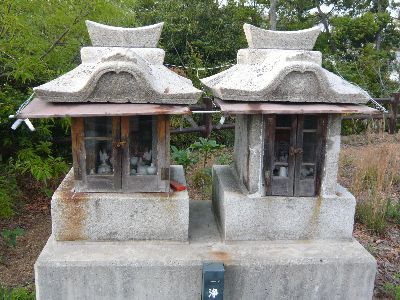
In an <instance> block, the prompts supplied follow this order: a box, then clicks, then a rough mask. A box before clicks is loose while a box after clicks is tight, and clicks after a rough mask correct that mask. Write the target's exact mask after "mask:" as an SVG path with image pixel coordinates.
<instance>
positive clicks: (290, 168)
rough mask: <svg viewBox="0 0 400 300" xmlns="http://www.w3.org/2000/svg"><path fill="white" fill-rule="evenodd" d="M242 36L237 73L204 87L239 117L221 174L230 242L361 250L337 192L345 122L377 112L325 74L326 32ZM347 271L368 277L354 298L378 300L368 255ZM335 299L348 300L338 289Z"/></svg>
mask: <svg viewBox="0 0 400 300" xmlns="http://www.w3.org/2000/svg"><path fill="white" fill-rule="evenodd" d="M244 31H245V34H246V38H247V41H248V44H249V48H248V49H241V50H239V52H238V55H237V64H236V65H235V66H233V67H231V68H229V69H227V70H225V71H223V72H221V73H218V74H216V75H214V76H211V77H208V78H204V79H202V80H201V82H202V83H203V85H204V86H205V87H206V88H207V89H208V90H209V91H210V92H211V93H212V94H213V95H214V97H215V101H216V103H218V104H219V106H220V107H221V111H222V112H223V113H225V114H234V115H236V121H235V149H234V164H233V166H214V168H213V202H212V204H213V209H214V213H215V215H216V219H217V222H218V225H219V228H220V230H221V233H222V236H223V238H224V240H225V241H250V240H253V241H254V240H263V241H277V240H285V241H322V240H338V241H339V240H340V241H348V243H349V245H350V244H352V243H353V244H354V243H356V242H355V241H354V239H353V237H352V232H353V224H354V213H355V205H356V201H355V198H354V196H353V195H352V194H351V193H349V191H347V190H346V189H345V188H344V187H342V186H341V185H339V184H338V183H337V173H338V163H339V152H340V133H341V116H342V114H348V113H357V112H358V113H368V114H369V113H373V111H374V110H373V109H371V108H369V107H366V106H363V105H362V104H365V103H367V102H368V101H369V97H368V94H367V93H366V92H365V91H363V90H361V89H360V88H359V87H356V86H354V85H353V84H351V83H349V82H347V81H345V80H344V79H343V78H341V77H339V76H337V75H335V74H333V73H331V72H329V71H327V70H325V69H323V68H322V66H321V65H322V56H321V53H320V52H318V51H312V48H313V47H314V43H315V41H316V39H317V37H318V34H319V33H320V29H319V28H318V27H315V28H311V29H306V30H301V31H294V32H279V31H269V30H263V29H260V28H257V27H254V26H252V25H249V24H245V25H244ZM332 250H334V248H332ZM332 255H333V256H335V255H336V254H334V252H332ZM300 257H301V255H300ZM364 259H366V260H368V261H369V262H368V263H365V264H363V263H361V261H362V260H364ZM342 263H345V262H344V261H343V262H342ZM354 263H357V264H354ZM346 268H347V269H345V270H343V271H342V272H343V274H342V276H344V277H352V276H356V275H355V274H359V275H357V276H361V274H363V275H362V276H363V277H362V278H363V280H362V282H363V284H361V285H358V286H357V287H352V288H353V289H355V290H356V289H359V290H358V293H359V295H360V296H359V297H354V298H353V299H355V298H359V299H367V298H371V297H372V289H373V285H374V283H373V282H374V276H375V262H374V259H373V258H372V257H371V256H370V254H369V253H368V252H367V251H365V250H363V251H362V252H361V253H360V254H359V257H354V262H353V264H348V265H347V267H346ZM358 268H359V269H358ZM361 271H362V272H361ZM338 272H339V271H338ZM356 279H357V278H356V277H354V278H348V280H356ZM326 280H327V281H330V280H331V279H329V277H326ZM360 282H361V280H360ZM330 295H331V297H333V296H332V295H336V296H334V297H333V298H336V297H337V298H340V299H348V296H346V292H345V291H344V290H341V289H339V290H338V289H333V287H332V290H331V293H330ZM361 295H363V296H362V297H361ZM303 296H304V298H307V299H310V298H314V297H316V298H320V299H322V298H324V297H322V294H318V293H317V292H316V294H313V293H310V294H307V293H305V294H304V295H303ZM331 297H328V298H331Z"/></svg>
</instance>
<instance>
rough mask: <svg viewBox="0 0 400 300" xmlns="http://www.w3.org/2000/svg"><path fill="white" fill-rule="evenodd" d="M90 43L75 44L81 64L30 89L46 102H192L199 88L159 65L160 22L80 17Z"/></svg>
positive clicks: (162, 54)
mask: <svg viewBox="0 0 400 300" xmlns="http://www.w3.org/2000/svg"><path fill="white" fill-rule="evenodd" d="M86 24H87V26H88V30H89V35H90V37H91V39H92V43H93V45H94V47H84V48H82V49H81V59H82V63H81V64H80V65H79V66H78V67H76V68H75V69H73V70H72V71H70V72H68V73H66V74H64V75H62V76H60V77H58V78H56V79H54V80H52V81H50V82H48V83H45V84H43V85H41V86H39V87H36V88H35V89H34V91H35V94H36V96H37V97H38V98H40V99H42V100H46V101H50V102H113V103H162V104H193V103H196V102H197V100H198V98H199V97H200V96H201V94H202V92H201V91H200V90H198V89H196V88H195V87H194V86H193V84H192V82H191V81H190V80H189V79H186V78H184V77H182V76H179V75H178V74H176V73H174V72H172V71H170V70H169V69H168V68H166V67H165V66H164V65H163V62H164V56H165V52H164V50H162V49H159V48H155V47H156V45H157V43H158V40H159V38H160V34H161V29H162V26H163V23H159V24H155V25H151V26H146V27H140V28H120V27H112V26H107V25H102V24H98V23H94V22H91V21H87V22H86Z"/></svg>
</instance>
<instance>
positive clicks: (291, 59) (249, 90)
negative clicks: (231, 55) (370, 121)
mask: <svg viewBox="0 0 400 300" xmlns="http://www.w3.org/2000/svg"><path fill="white" fill-rule="evenodd" d="M244 30H245V34H246V38H247V42H248V44H249V48H247V49H241V50H239V51H238V54H237V64H236V65H234V66H233V67H231V68H229V69H227V70H225V71H223V72H220V73H218V74H216V75H213V76H210V77H207V78H203V79H202V80H201V82H202V84H203V85H204V86H205V87H206V88H207V89H208V90H209V91H211V92H212V93H213V95H214V96H215V97H218V98H220V99H222V100H228V101H229V100H231V101H261V102H269V101H281V102H318V103H323V102H327V103H366V102H368V100H369V98H368V96H367V93H366V92H365V91H363V90H362V89H360V88H359V87H357V86H355V85H353V84H351V83H349V82H347V81H346V80H344V79H342V78H341V77H339V76H337V75H335V74H333V73H331V72H329V71H327V70H325V69H324V68H322V54H321V52H319V51H311V49H312V48H313V47H314V44H315V41H316V39H317V37H318V34H319V32H320V29H319V28H318V27H314V28H311V29H306V30H299V31H292V32H287V31H286V32H285V31H270V30H264V29H261V28H257V27H254V26H252V25H249V24H245V25H244Z"/></svg>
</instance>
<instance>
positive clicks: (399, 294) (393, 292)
mask: <svg viewBox="0 0 400 300" xmlns="http://www.w3.org/2000/svg"><path fill="white" fill-rule="evenodd" d="M394 279H395V280H396V281H397V282H399V280H400V273H395V274H394ZM383 288H384V289H385V291H386V292H387V293H388V294H389V295H390V296H391V297H392V298H393V299H395V300H400V284H394V283H385V285H384V286H383Z"/></svg>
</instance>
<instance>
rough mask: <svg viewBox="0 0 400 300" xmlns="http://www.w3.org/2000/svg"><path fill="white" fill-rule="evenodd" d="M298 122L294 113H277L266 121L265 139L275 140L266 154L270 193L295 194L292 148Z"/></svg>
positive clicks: (266, 179) (266, 178) (268, 190)
mask: <svg viewBox="0 0 400 300" xmlns="http://www.w3.org/2000/svg"><path fill="white" fill-rule="evenodd" d="M296 123H297V119H296V116H292V115H277V116H276V117H270V118H269V120H267V122H266V126H267V128H266V136H265V139H266V140H270V139H272V140H273V143H272V145H271V146H268V147H267V148H266V149H265V154H264V155H266V157H267V159H266V160H264V161H265V164H266V171H265V172H264V174H265V186H266V192H267V194H268V195H277V196H293V178H294V161H293V159H294V158H293V156H292V155H291V152H290V149H291V147H292V146H293V145H294V142H295V132H296Z"/></svg>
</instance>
